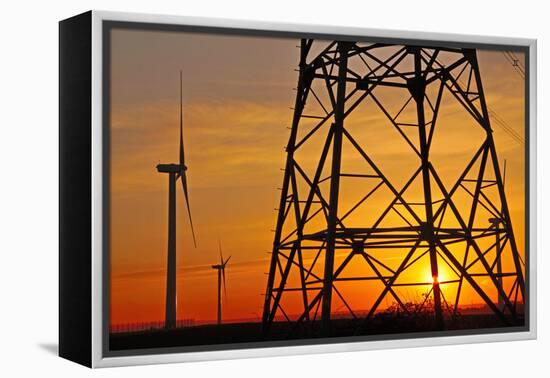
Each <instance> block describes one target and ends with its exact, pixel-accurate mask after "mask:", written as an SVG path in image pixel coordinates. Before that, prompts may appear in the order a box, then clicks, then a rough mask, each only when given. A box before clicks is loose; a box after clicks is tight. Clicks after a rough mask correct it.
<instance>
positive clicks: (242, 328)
mask: <svg viewBox="0 0 550 378" xmlns="http://www.w3.org/2000/svg"><path fill="white" fill-rule="evenodd" d="M432 319H433V318H432V317H425V316H416V317H410V316H408V317H406V316H395V315H394V314H392V315H387V314H379V315H377V316H376V317H375V318H374V319H373V320H372V321H371V322H370V323H369V324H367V325H364V326H363V327H362V329H361V331H360V332H358V325H360V324H361V320H354V319H333V320H332V333H331V336H332V337H346V336H374V335H388V334H409V333H417V332H430V331H437V329H435V326H434V322H433V320H432ZM515 325H519V326H521V325H523V318H520V320H519V324H518V322H516V324H515ZM502 326H503V323H502V322H501V321H500V320H499V319H498V318H496V317H495V316H494V315H489V314H468V315H461V316H460V318H459V320H458V319H456V320H454V321H453V320H452V319H447V321H446V322H445V329H444V330H447V331H459V330H468V329H490V328H498V327H502ZM319 329H320V324H319V323H318V322H314V323H311V324H309V325H308V327H307V328H306V327H300V328H295V327H294V326H290V325H289V323H287V322H274V323H273V325H272V328H271V330H270V333H269V336H268V337H266V338H264V337H263V336H262V327H261V323H233V324H222V325H201V326H194V327H185V328H179V329H175V330H164V329H161V330H144V331H139V332H131V333H130V332H128V333H116V334H111V335H110V349H111V350H113V351H115V350H128V349H143V348H166V347H179V346H205V345H216V344H235V343H251V342H262V341H281V340H292V339H302V340H303V339H313V338H318V337H319V336H318V335H319Z"/></svg>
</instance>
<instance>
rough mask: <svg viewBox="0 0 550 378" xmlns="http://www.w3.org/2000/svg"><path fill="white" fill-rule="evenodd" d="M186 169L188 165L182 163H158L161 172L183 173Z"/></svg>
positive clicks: (158, 169)
mask: <svg viewBox="0 0 550 378" xmlns="http://www.w3.org/2000/svg"><path fill="white" fill-rule="evenodd" d="M186 170H187V167H186V166H185V165H184V166H182V165H181V164H157V171H159V172H160V173H177V174H180V175H181V174H182V172H185V171H186Z"/></svg>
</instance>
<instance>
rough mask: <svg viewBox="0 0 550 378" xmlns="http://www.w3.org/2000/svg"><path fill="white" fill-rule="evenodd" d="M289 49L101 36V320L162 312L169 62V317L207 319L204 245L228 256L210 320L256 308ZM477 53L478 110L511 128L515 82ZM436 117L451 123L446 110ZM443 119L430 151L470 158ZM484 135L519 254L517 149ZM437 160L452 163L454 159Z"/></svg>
mask: <svg viewBox="0 0 550 378" xmlns="http://www.w3.org/2000/svg"><path fill="white" fill-rule="evenodd" d="M298 44H299V41H298V40H296V39H276V38H260V37H236V36H220V35H212V34H210V35H209V34H191V33H181V32H157V31H134V30H116V29H115V30H114V31H113V32H112V51H111V59H112V60H111V70H112V72H111V101H112V103H111V117H110V122H111V246H110V257H111V260H110V261H111V289H110V293H111V296H110V300H111V324H121V323H129V322H146V321H160V320H163V319H164V305H165V303H164V301H165V284H166V258H167V219H168V216H167V205H168V203H167V202H168V178H167V175H165V174H159V173H158V172H157V170H156V168H155V167H156V165H157V164H158V163H159V162H161V163H177V160H178V138H179V130H178V117H179V108H178V107H179V71H180V70H183V97H184V135H185V148H186V163H187V165H188V171H187V175H188V180H189V195H190V201H191V209H192V213H193V221H194V226H195V231H196V235H197V244H198V247H197V248H196V249H195V248H194V247H193V241H192V238H191V233H190V228H189V222H188V219H187V214H186V211H185V202H184V200H183V196H182V193H181V189H180V188H179V186H178V192H177V259H178V260H177V266H178V269H177V272H178V275H177V280H178V281H177V296H178V298H177V317H178V319H191V318H192V319H195V320H196V321H213V320H214V319H215V317H216V295H217V292H216V283H217V273H216V271H215V270H213V269H212V268H211V265H212V264H216V263H218V261H219V255H218V240H221V243H222V247H223V250H224V256H225V257H228V256H230V255H231V256H232V258H231V261H230V262H229V264H228V267H227V294H228V297H227V301H226V303H224V319H227V320H231V319H234V320H237V319H246V318H258V317H260V316H261V311H262V305H263V296H262V295H261V294H262V293H263V292H264V291H265V286H266V279H267V276H266V275H265V274H264V273H265V272H267V271H268V266H269V255H268V252H269V251H270V250H271V247H272V243H273V232H272V231H271V230H273V229H274V228H275V221H276V214H277V213H276V211H275V210H274V208H276V207H278V204H279V196H280V191H278V190H277V188H278V187H280V186H281V183H282V179H283V172H282V171H281V170H280V168H282V167H283V166H284V162H285V158H286V154H285V151H284V146H285V144H286V142H287V140H288V133H289V130H288V129H287V127H288V126H290V122H291V120H292V110H291V109H289V107H292V106H293V104H294V98H295V94H296V92H295V91H293V90H292V88H294V87H295V86H296V80H297V73H296V72H295V71H294V69H295V68H296V65H297V63H298V53H299V49H297V48H296V45H298ZM516 55H517V56H518V57H519V58H520V59H522V60H523V56H522V55H521V54H520V53H517V52H516ZM478 59H479V62H480V63H479V64H480V70H481V74H482V78H483V80H484V82H483V84H484V89H485V93H486V99H487V102H488V105H489V107H490V108H491V109H492V110H493V111H494V112H496V113H497V114H498V115H499V116H500V118H502V119H503V120H505V122H506V123H507V124H508V125H510V126H511V127H512V128H513V129H514V130H515V131H516V132H517V133H519V134H520V135H522V136H523V135H524V81H523V79H522V78H521V77H520V76H519V75H518V74H517V72H516V71H515V70H514V68H513V67H512V66H511V65H510V63H509V62H508V61H507V60H506V59H505V57H504V56H503V54H502V53H501V52H499V51H478ZM450 103H451V99H450V97H449V98H446V99H444V106H445V105H447V104H448V109H450V110H449V114H451V113H452V108H451V106H452V105H451V104H450ZM448 117H449V118H448V119H449V120H452V114H451V115H449V116H448ZM384 118H385V116H384V115H383V114H382V113H380V112H378V113H365V114H364V119H367V120H368V122H371V123H372V124H376V123H377V122H381V120H382V119H384ZM449 122H451V123H453V125H454V127H449V132H448V135H447V136H445V137H444V138H446V139H442V140H440V143H441V144H440V145H446V143H448V144H453V146H454V147H456V148H457V150H456V151H459V152H457V153H460V151H463V153H464V156H466V157H467V156H471V149H470V147H469V139H470V138H473V137H474V135H475V132H470V131H466V132H465V131H464V130H463V129H462V128H461V126H462V125H463V124H462V123H461V121H460V120H455V121H449ZM493 129H494V131H495V132H494V135H495V141H496V146H497V151H498V153H499V159H500V162H501V164H502V162H503V160H504V159H506V161H507V173H506V174H507V176H506V194H507V199H508V203H509V206H510V210H511V216H512V222H513V225H514V231H515V234H516V239H517V245H518V248H519V249H520V252H521V253H522V254H523V245H524V206H523V201H524V179H525V178H524V158H523V151H524V150H523V149H524V146H523V145H522V144H520V143H518V142H517V141H515V140H514V139H512V138H511V137H510V136H509V135H508V134H506V133H505V132H504V131H503V130H502V128H501V127H499V126H498V125H496V124H493ZM373 130H376V129H373ZM370 137H371V138H370V140H371V143H372V144H371V145H370V148H369V152H371V153H372V154H373V156H383V157H381V159H382V160H383V159H386V160H387V161H394V162H395V164H394V165H393V166H392V167H388V170H389V171H390V172H393V174H395V175H398V174H399V173H400V172H403V174H405V169H406V168H405V167H403V164H400V163H399V162H400V160H399V159H400V157H401V158H402V157H403V151H402V150H401V149H402V147H401V145H399V144H391V145H388V144H386V143H384V142H385V141H386V140H387V139H386V135H385V134H384V132H382V131H381V132H373V134H372V135H371V136H370ZM377 138H378V139H377ZM478 146H479V144H478ZM472 148H473V147H472ZM436 153H437V152H436ZM377 154H378V155H377ZM468 154H469V155H468ZM313 158H314V157H313ZM443 159H445V158H443ZM446 159H447V160H446V161H447V162H448V166H449V171H452V169H453V167H452V162H453V161H455V160H459V159H457V158H456V155H449V157H448V158H446ZM463 165H464V164H463V163H462V162H461V163H460V165H457V169H460V168H463ZM407 172H408V171H407ZM449 174H450V173H449ZM443 175H445V172H443ZM350 196H353V194H350ZM472 301H473V299H472Z"/></svg>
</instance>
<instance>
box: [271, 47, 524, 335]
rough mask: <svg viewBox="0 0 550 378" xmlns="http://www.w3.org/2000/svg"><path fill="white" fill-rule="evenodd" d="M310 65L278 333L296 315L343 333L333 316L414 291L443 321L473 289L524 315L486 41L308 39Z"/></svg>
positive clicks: (296, 125) (305, 53)
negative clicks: (488, 95)
mask: <svg viewBox="0 0 550 378" xmlns="http://www.w3.org/2000/svg"><path fill="white" fill-rule="evenodd" d="M298 72H299V76H298V85H297V88H296V90H297V95H296V101H295V107H294V116H293V120H292V127H291V132H290V138H289V141H288V145H287V147H286V151H287V160H286V166H285V169H284V179H283V185H282V188H281V191H282V193H281V200H280V205H279V208H278V209H277V210H278V218H277V224H276V229H275V238H274V243H273V251H272V254H271V263H270V269H269V276H268V282H267V290H266V293H265V304H264V311H263V330H264V334H266V335H268V334H269V332H270V329H271V326H272V324H273V323H274V322H276V321H283V322H290V323H291V324H292V325H293V327H294V328H293V329H297V327H302V328H304V329H310V330H317V331H315V332H319V334H323V335H329V334H330V333H331V324H332V323H333V322H331V319H335V318H345V317H348V318H352V319H355V322H356V323H357V327H359V328H361V327H362V326H364V325H365V324H368V322H369V321H370V320H372V319H373V317H375V316H376V313H377V311H378V310H380V309H381V308H383V307H388V306H394V307H395V308H397V309H398V311H402V312H404V313H410V312H411V309H412V307H411V305H410V303H411V302H414V303H415V307H414V308H415V309H416V310H418V309H419V308H422V306H428V304H429V308H430V309H433V314H434V317H435V321H434V324H435V327H436V328H437V329H442V328H444V327H445V324H446V321H447V320H446V319H448V318H449V319H451V318H453V319H454V317H456V316H460V311H459V307H461V306H460V305H461V304H462V305H464V304H465V303H483V304H484V306H485V307H486V309H488V310H490V311H491V312H492V313H494V314H495V315H496V316H497V317H498V318H500V320H501V321H502V322H503V323H507V324H510V323H515V324H517V323H518V322H521V321H522V315H523V314H522V313H523V306H522V304H523V302H524V292H525V288H524V278H523V274H524V269H525V268H524V262H523V260H522V253H520V251H518V248H517V244H516V240H515V238H514V231H513V229H512V224H511V218H510V211H509V209H508V204H507V202H506V196H505V190H504V184H503V175H502V174H501V168H500V166H499V162H498V156H497V150H496V148H495V142H494V137H493V131H492V129H491V125H490V119H489V112H488V108H487V104H486V101H485V97H484V93H483V87H482V80H481V75H480V70H479V66H478V60H477V56H476V51H475V50H473V49H465V48H445V47H434V46H404V45H391V44H382V43H356V42H349V41H334V42H330V41H317V40H312V39H303V40H301V45H300V62H299V70H298ZM426 277H427V278H426ZM418 290H420V291H422V292H423V294H422V295H420V297H419V296H418ZM411 291H412V293H411ZM415 291H416V294H415ZM418 298H420V299H418ZM336 306H338V307H336ZM430 311H432V310H430Z"/></svg>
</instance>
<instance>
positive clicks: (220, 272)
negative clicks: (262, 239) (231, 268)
mask: <svg viewBox="0 0 550 378" xmlns="http://www.w3.org/2000/svg"><path fill="white" fill-rule="evenodd" d="M219 248H220V263H219V264H217V265H212V269H217V270H218V324H222V278H223V292H224V296H225V299H227V289H226V286H225V266H226V265H227V262H228V261H229V259H230V258H231V256H229V257H228V258H227V260H225V261H224V260H223V254H222V243H221V241H219Z"/></svg>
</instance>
